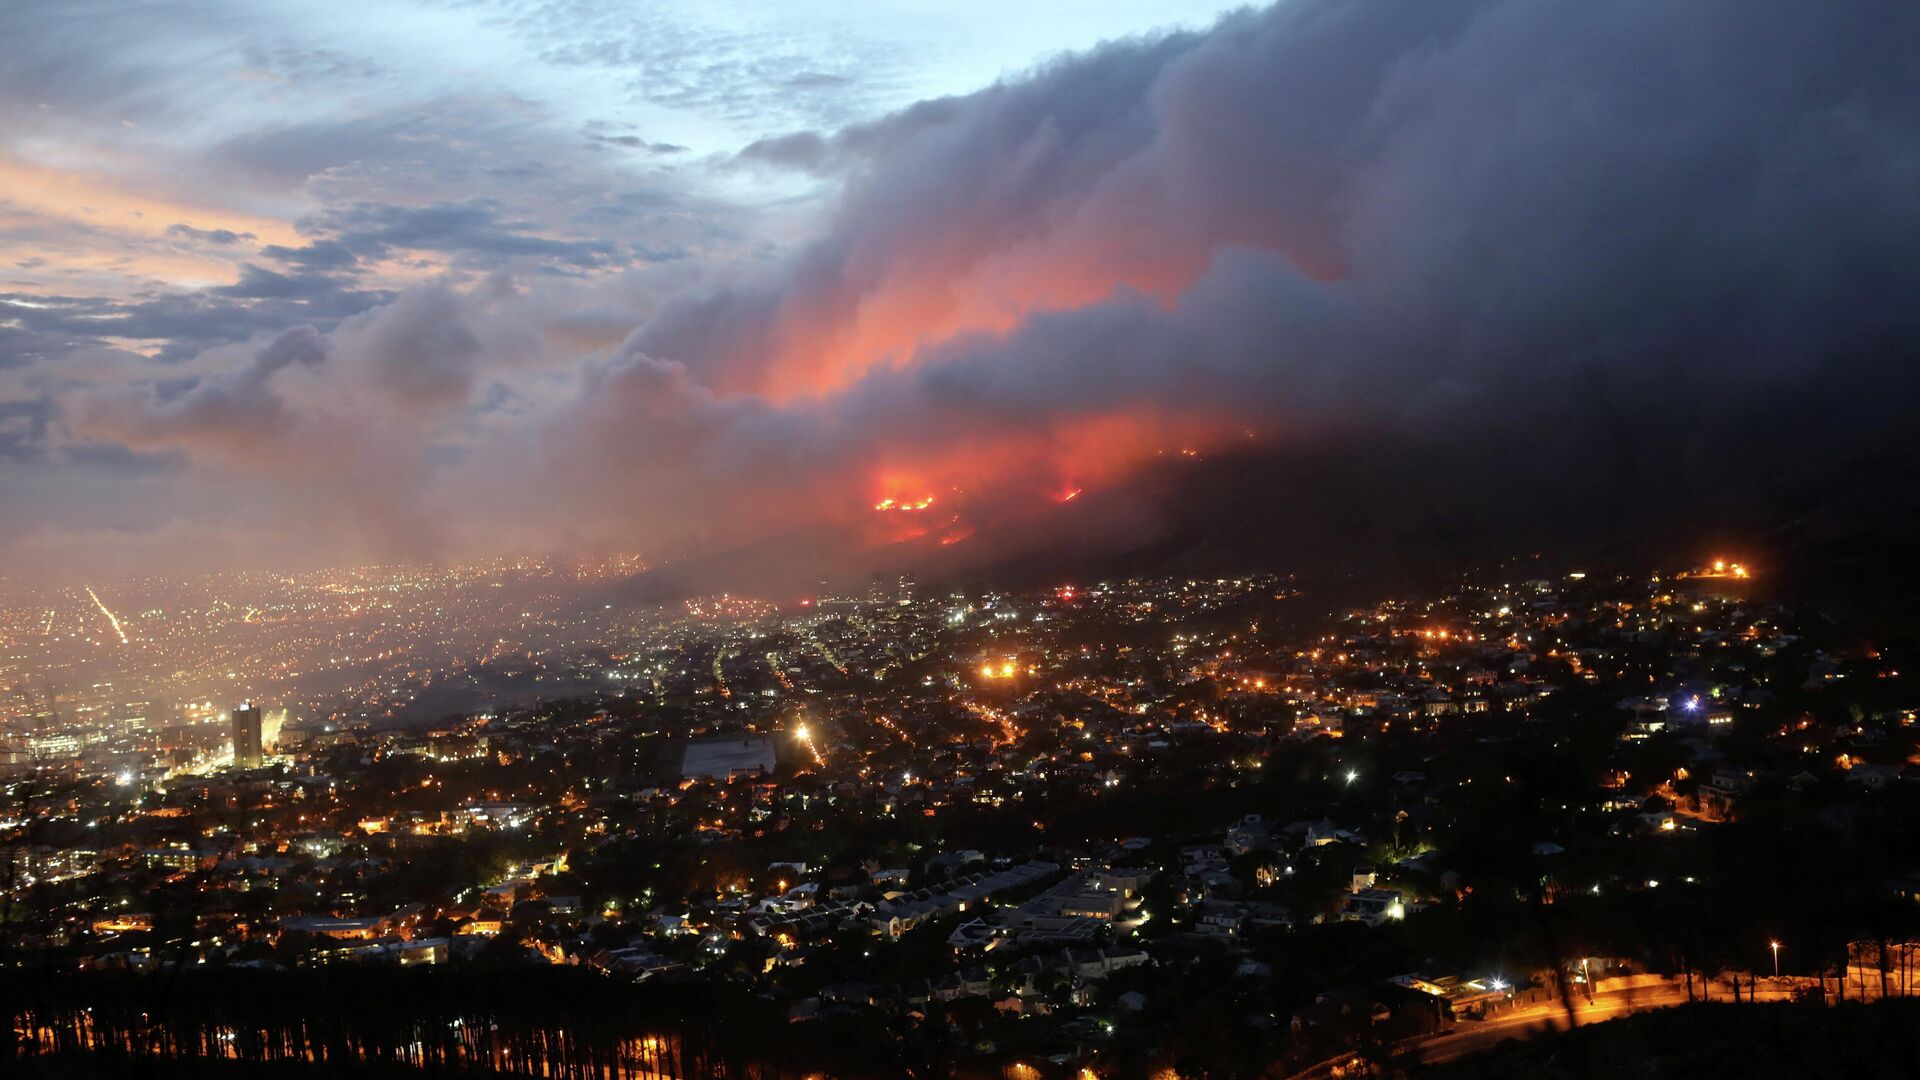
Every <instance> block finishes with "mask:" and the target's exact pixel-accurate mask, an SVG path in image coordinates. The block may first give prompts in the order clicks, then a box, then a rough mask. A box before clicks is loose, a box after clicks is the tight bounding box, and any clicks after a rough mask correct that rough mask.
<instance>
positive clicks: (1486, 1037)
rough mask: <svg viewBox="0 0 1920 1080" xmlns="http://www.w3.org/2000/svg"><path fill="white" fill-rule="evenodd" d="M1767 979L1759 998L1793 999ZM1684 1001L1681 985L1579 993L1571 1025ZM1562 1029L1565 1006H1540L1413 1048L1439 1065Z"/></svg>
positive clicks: (1720, 993) (1723, 995) (1720, 991)
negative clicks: (1589, 997)
mask: <svg viewBox="0 0 1920 1080" xmlns="http://www.w3.org/2000/svg"><path fill="white" fill-rule="evenodd" d="M1769 981H1770V980H1762V984H1761V985H1760V987H1759V996H1760V1000H1762V1001H1783V1000H1787V999H1788V998H1790V997H1791V996H1792V995H1793V991H1794V989H1795V988H1794V987H1793V986H1792V985H1791V984H1784V983H1783V984H1780V985H1775V986H1768V985H1767V983H1768V982H1769ZM1701 989H1702V986H1701V985H1700V984H1696V986H1695V996H1696V998H1697V997H1698V996H1699V992H1700V990H1701ZM1713 996H1714V998H1715V999H1718V1000H1725V999H1727V998H1728V997H1730V995H1729V994H1728V993H1727V991H1726V988H1725V987H1724V986H1722V985H1718V984H1716V985H1715V987H1714V994H1713ZM1743 1000H1744V998H1743ZM1686 1003H1687V984H1686V983H1685V982H1684V981H1675V982H1670V983H1659V984H1655V985H1651V986H1638V987H1632V988H1629V989H1621V990H1611V991H1607V992H1604V993H1600V994H1596V995H1595V996H1594V998H1593V1000H1592V1001H1588V1000H1587V998H1586V996H1585V995H1584V994H1579V993H1576V994H1575V995H1574V1010H1573V1023H1574V1025H1576V1026H1580V1027H1585V1026H1586V1025H1588V1024H1598V1023H1603V1022H1605V1021H1608V1020H1616V1019H1618V1018H1620V1017H1622V1016H1626V1015H1627V1014H1628V1013H1636V1012H1644V1011H1646V1010H1648V1009H1664V1008H1668V1007H1670V1006H1673V1005H1684V1004H1686ZM1567 1026H1568V1020H1567V1010H1566V1007H1565V1006H1564V1005H1563V1004H1562V1003H1560V1002H1558V1001H1552V1002H1545V1003H1542V1004H1539V1005H1533V1006H1529V1007H1527V1008H1525V1009H1521V1010H1517V1011H1515V1012H1512V1013H1508V1014H1507V1015H1505V1016H1499V1017H1495V1018H1494V1019H1491V1020H1462V1021H1460V1022H1459V1023H1458V1024H1456V1025H1455V1026H1454V1028H1453V1029H1452V1030H1451V1031H1447V1032H1443V1033H1441V1034H1439V1035H1435V1036H1433V1037H1432V1038H1430V1039H1426V1040H1423V1041H1422V1042H1421V1043H1419V1044H1418V1052H1419V1056H1420V1060H1421V1061H1422V1062H1426V1063H1431V1064H1441V1063H1444V1062H1448V1061H1453V1060H1456V1059H1458V1058H1462V1057H1465V1056H1467V1055H1468V1054H1475V1053H1479V1052H1480V1051H1482V1050H1489V1049H1492V1048H1493V1047H1495V1046H1497V1045H1499V1044H1500V1042H1501V1041H1502V1040H1504V1039H1526V1038H1531V1037H1532V1036H1534V1035H1537V1034H1540V1033H1542V1032H1546V1031H1564V1030H1566V1029H1567Z"/></svg>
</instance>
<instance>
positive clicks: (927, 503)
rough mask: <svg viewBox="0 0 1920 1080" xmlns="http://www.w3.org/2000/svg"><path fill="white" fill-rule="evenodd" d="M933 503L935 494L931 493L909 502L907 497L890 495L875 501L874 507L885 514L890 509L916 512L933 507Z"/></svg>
mask: <svg viewBox="0 0 1920 1080" xmlns="http://www.w3.org/2000/svg"><path fill="white" fill-rule="evenodd" d="M932 505H933V496H931V495H928V496H925V497H923V498H921V499H919V500H917V501H914V502H908V501H907V500H905V499H896V498H893V497H891V496H889V497H888V498H885V499H881V500H880V501H879V502H877V503H874V504H873V508H874V509H875V510H877V511H879V512H880V513H883V514H884V513H886V512H887V511H889V510H897V511H900V512H902V513H916V512H918V511H921V510H925V509H927V508H929V507H931V506H932Z"/></svg>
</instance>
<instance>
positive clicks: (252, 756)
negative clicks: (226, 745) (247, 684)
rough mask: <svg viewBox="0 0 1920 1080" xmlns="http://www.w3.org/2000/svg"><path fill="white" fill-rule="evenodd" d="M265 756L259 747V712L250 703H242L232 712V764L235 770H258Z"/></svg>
mask: <svg viewBox="0 0 1920 1080" xmlns="http://www.w3.org/2000/svg"><path fill="white" fill-rule="evenodd" d="M265 756H266V752H265V750H264V749H263V748H262V747H261V745H260V710H259V709H258V708H257V707H255V706H254V704H253V702H251V701H243V702H241V703H240V707H239V708H237V709H235V710H233V764H234V767H235V768H240V769H253V768H258V767H259V765H260V760H261V758H263V757H265Z"/></svg>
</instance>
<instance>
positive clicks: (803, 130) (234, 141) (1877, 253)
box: [0, 0, 1920, 580]
mask: <svg viewBox="0 0 1920 1080" xmlns="http://www.w3.org/2000/svg"><path fill="white" fill-rule="evenodd" d="M809 7H812V8H819V9H823V10H809V9H808V8H809ZM1223 7H1224V6H1223V5H1220V4H1217V3H1190V4H1183V3H1169V2H1158V3H1150V2H1145V0H1141V2H1124V0H1123V2H1116V0H1108V2H1103V3H1095V2H1078V0H1050V2H1048V3H1044V4H1022V5H1013V4H1003V3H997V2H982V3H974V4H968V5H954V4H947V3H932V2H900V3H872V4H854V3H839V4H833V5H813V6H807V5H793V4H776V3H759V2H751V3H750V2H745V0H735V2H713V0H709V2H702V3H692V2H686V3H675V2H662V3H633V4H605V3H587V2H575V0H552V2H525V3H515V2H494V0H472V2H465V0H463V2H446V3H409V2H395V3H390V4H382V5H378V6H377V7H371V8H369V7H362V6H358V5H343V4H337V3H335V4H322V3H280V4H253V3H167V4H142V3H113V4H99V3H88V2H84V0H62V2H57V3H56V2H52V0H44V2H31V0H30V2H27V3H16V4H10V5H6V6H5V7H4V9H0V115H4V116H5V117H6V122H5V123H4V124H3V125H0V558H4V562H3V563H0V574H7V575H15V576H20V577H27V578H48V579H52V580H64V579H68V578H73V579H78V578H80V577H92V578H96V579H97V578H104V577H112V576H118V575H125V574H133V573H160V572H189V571H192V572H197V571H203V570H209V569H224V568H238V567H245V568H255V567H266V568H295V567H305V566H318V565H335V564H343V563H364V562H373V561H400V560H405V561H412V560H436V559H451V558H460V557H465V556H469V555H477V554H488V553H498V552H513V553H537V552H570V551H571V552H582V553H586V552H601V551H609V550H619V551H635V550H638V551H641V552H644V553H647V554H649V555H650V556H654V557H657V558H659V559H661V560H663V561H664V560H668V559H674V558H678V557H683V556H689V555H698V554H701V553H711V552H715V551H724V550H731V549H735V548H739V547H742V546H749V545H754V544H766V543H769V542H773V543H777V542H779V540H780V538H782V537H787V536H794V535H801V534H808V535H818V534H819V533H820V531H821V530H827V531H828V532H829V533H830V535H832V536H833V537H834V538H835V539H834V541H833V543H834V545H835V546H836V547H838V548H842V549H850V550H856V551H881V550H892V549H898V548H899V547H900V546H901V545H925V546H928V547H929V548H932V547H951V548H954V549H955V550H959V551H973V550H975V549H979V551H980V554H979V555H978V556H977V558H979V559H987V558H990V557H992V556H994V555H996V554H1005V553H1007V552H1009V551H1011V550H1013V549H1015V548H1030V549H1044V548H1045V547H1046V546H1047V545H1078V544H1082V543H1084V542H1086V541H1087V540H1088V539H1089V538H1091V537H1096V536H1097V537H1099V538H1101V539H1102V540H1104V541H1105V542H1108V543H1113V544H1124V543H1134V542H1145V541H1148V540H1151V539H1152V538H1153V537H1155V536H1157V535H1163V534H1165V533H1166V532H1167V531H1169V530H1171V529H1176V528H1179V527H1180V526H1181V524H1182V521H1181V519H1182V517H1183V516H1184V515H1191V514H1193V513H1195V512H1196V510H1195V508H1194V507H1193V506H1192V505H1191V504H1188V503H1183V502H1182V501H1181V499H1180V498H1178V497H1168V496H1167V494H1166V491H1167V487H1166V485H1165V483H1164V480H1165V477H1166V475H1167V473H1168V470H1169V469H1177V468H1191V469H1194V470H1203V471H1205V475H1206V476H1207V477H1209V478H1211V479H1213V480H1215V481H1218V480H1220V478H1223V477H1225V478H1230V479H1231V483H1230V484H1229V485H1228V491H1229V494H1228V495H1226V496H1224V498H1225V502H1224V504H1216V505H1213V506H1210V507H1209V508H1207V509H1206V511H1205V512H1207V513H1209V514H1224V515H1225V516H1227V517H1239V518H1245V519H1248V520H1252V519H1258V521H1259V522H1260V526H1259V527H1260V528H1261V529H1263V530H1267V531H1270V532H1271V533H1272V535H1273V536H1274V546H1275V554H1274V558H1276V559H1280V558H1284V557H1285V555H1286V551H1285V546H1286V542H1287V540H1286V538H1287V537H1288V536H1292V535H1299V536H1305V535H1307V534H1309V533H1312V534H1316V535H1321V536H1323V537H1325V536H1334V535H1335V534H1337V532H1338V531H1339V530H1338V529H1332V528H1329V527H1327V523H1329V522H1338V523H1343V524H1342V525H1341V527H1342V528H1346V529H1348V530H1373V529H1376V528H1378V527H1388V526H1391V527H1393V528H1394V529H1396V530H1397V531H1396V535H1398V534H1400V533H1403V532H1405V531H1407V530H1408V529H1409V528H1412V529H1415V530H1418V529H1438V530H1446V529H1452V528H1456V527H1458V526H1459V525H1460V523H1462V522H1467V523H1473V524H1477V525H1478V526H1481V527H1483V528H1484V527H1489V526H1499V527H1502V528H1504V527H1506V524H1507V523H1516V524H1517V523H1523V522H1525V523H1538V522H1539V521H1541V520H1549V521H1553V520H1561V519H1563V518H1564V516H1565V515H1566V514H1567V512H1568V511H1569V510H1584V511H1589V512H1604V513H1607V514H1609V515H1612V516H1615V517H1617V518H1618V520H1620V521H1623V522H1626V521H1641V520H1654V518H1653V517H1644V516H1642V515H1643V513H1644V514H1653V513H1654V512H1655V511H1659V510H1661V509H1662V508H1667V509H1674V508H1682V507H1688V506H1694V507H1697V506H1699V505H1700V504H1701V503H1702V502H1703V500H1707V499H1709V498H1710V497H1712V496H1716V495H1723V494H1724V493H1726V492H1729V491H1739V492H1743V493H1745V494H1746V495H1747V496H1748V497H1749V502H1751V501H1753V500H1759V501H1760V502H1761V503H1764V504H1765V505H1767V506H1769V507H1770V508H1772V509H1773V510H1775V511H1777V513H1778V515H1780V516H1789V515H1791V514H1793V513H1796V512H1803V511H1804V502H1803V500H1804V499H1805V498H1806V497H1808V493H1817V492H1822V491H1828V490H1831V489H1832V488H1833V486H1834V484H1835V482H1836V480H1835V478H1836V477H1839V476H1856V475H1859V473H1860V469H1861V468H1862V467H1863V465H1862V463H1866V464H1865V466H1864V467H1865V468H1867V469H1868V474H1869V475H1873V476H1879V477H1893V476H1899V475H1902V474H1901V473H1900V472H1898V470H1897V467H1896V466H1892V465H1888V464H1887V462H1888V461H1889V460H1893V459H1897V460H1898V461H1900V462H1905V461H1906V460H1907V455H1908V454H1910V453H1911V447H1910V446H1909V445H1908V444H1909V443H1910V442H1911V439H1910V438H1909V436H1910V434H1911V431H1912V430H1913V428H1914V426H1915V425H1914V424H1913V421H1914V420H1915V419H1916V418H1915V416H1914V409H1913V407H1912V406H1911V405H1910V404H1908V402H1910V401H1911V400H1913V398H1912V391H1913V390H1914V389H1915V387H1914V386H1913V385H1912V383H1913V381H1914V376H1913V374H1912V373H1911V360H1912V354H1913V344H1914V342H1915V334H1914V321H1915V316H1914V314H1913V311H1912V304H1911V299H1910V298H1911V297H1912V296H1913V295H1914V294H1915V286H1916V285H1917V284H1920V281H1916V280H1915V279H1916V277H1917V276H1920V271H1916V266H1920V262H1916V261H1915V258H1914V256H1915V255H1920V202H1916V201H1915V200H1914V199H1913V198H1912V197H1911V195H1912V192H1913V191H1914V190H1915V186H1916V181H1920V137H1917V136H1920V130H1916V128H1920V72H1916V71H1915V67H1914V65H1912V64H1910V63H1907V62H1906V60H1907V57H1906V50H1905V49H1904V47H1903V44H1904V43H1905V42H1910V41H1913V40H1916V39H1920V38H1916V35H1915V31H1916V30H1920V26H1916V25H1915V24H1916V22H1917V21H1920V12H1916V11H1914V10H1912V9H1911V8H1909V7H1908V6H1907V5H1903V4H1898V3H1893V2H1873V0H1833V2H1830V3H1823V4H1817V5H1808V4H1803V3H1786V2H1778V3H1776V2H1768V0H1759V2H1744V0H1743V2H1733V0H1718V2H1715V0H1703V2H1700V3H1695V4H1686V5H1674V4H1670V3H1665V2H1654V0H1623V2H1621V3H1616V4H1608V5H1592V4H1585V3H1572V2H1565V0H1524V2H1523V0H1434V2H1432V3H1423V4H1419V5H1407V4H1404V3H1395V2H1389V0H1282V2H1280V3H1278V4H1276V5H1273V6H1267V7H1252V8H1247V9H1240V10H1232V11H1224V12H1223V10H1222V9H1223ZM1873 470H1880V471H1878V472H1875V471H1873ZM1195 475H1196V477H1198V476H1199V474H1195ZM1205 486H1206V485H1205V484H1204V483H1202V482H1200V481H1199V480H1198V479H1195V480H1194V481H1193V482H1191V483H1189V482H1186V481H1177V482H1176V484H1175V488H1176V489H1193V488H1200V487H1205ZM1236 500H1244V501H1245V502H1247V503H1249V504H1257V509H1258V511H1259V512H1258V513H1251V514H1246V515H1241V514H1237V513H1236V512H1235V504H1236ZM1796 500H1802V501H1796ZM1655 516H1656V517H1657V514H1656V515H1655Z"/></svg>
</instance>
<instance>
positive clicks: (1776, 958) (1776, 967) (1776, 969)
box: [1767, 941, 1780, 979]
mask: <svg viewBox="0 0 1920 1080" xmlns="http://www.w3.org/2000/svg"><path fill="white" fill-rule="evenodd" d="M1767 948H1769V949H1772V950H1773V977H1774V978H1776V979H1777V978H1779V977H1780V943H1779V942H1778V941H1769V942H1767Z"/></svg>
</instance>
